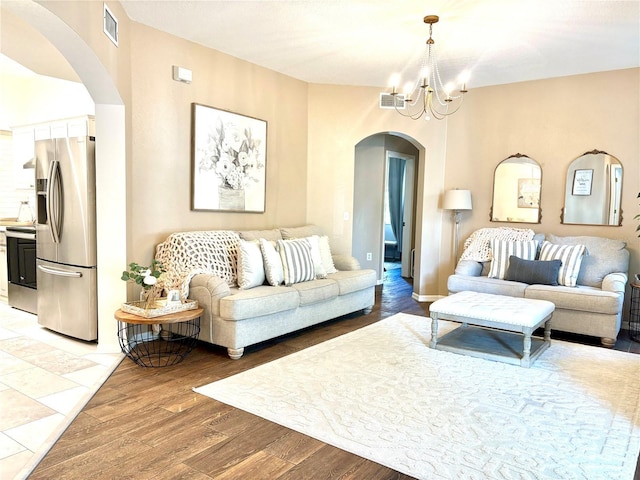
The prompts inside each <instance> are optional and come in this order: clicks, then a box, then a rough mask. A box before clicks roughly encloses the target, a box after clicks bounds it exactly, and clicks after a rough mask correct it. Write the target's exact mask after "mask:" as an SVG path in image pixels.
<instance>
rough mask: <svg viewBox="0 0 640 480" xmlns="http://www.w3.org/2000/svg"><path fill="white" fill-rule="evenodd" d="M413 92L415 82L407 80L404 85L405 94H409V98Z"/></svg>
mask: <svg viewBox="0 0 640 480" xmlns="http://www.w3.org/2000/svg"><path fill="white" fill-rule="evenodd" d="M412 93H413V83H411V82H407V83H406V84H405V85H404V94H405V95H406V96H407V99H409V98H410V97H411V94H412Z"/></svg>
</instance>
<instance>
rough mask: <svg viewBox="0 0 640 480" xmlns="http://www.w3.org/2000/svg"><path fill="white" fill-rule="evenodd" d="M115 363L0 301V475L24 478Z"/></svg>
mask: <svg viewBox="0 0 640 480" xmlns="http://www.w3.org/2000/svg"><path fill="white" fill-rule="evenodd" d="M121 359H122V355H119V354H113V353H99V352H98V345H97V344H95V343H90V342H83V341H78V340H73V339H70V338H68V337H65V336H64V335H59V334H56V333H54V332H51V331H49V330H47V329H45V328H42V327H41V326H40V325H38V323H37V319H36V316H35V315H32V314H30V313H26V312H23V311H21V310H16V309H14V308H11V307H10V306H8V305H7V303H6V301H4V300H2V299H0V477H1V478H2V479H3V480H10V479H16V480H17V479H24V478H26V477H27V476H28V475H29V473H30V472H31V470H32V469H33V467H35V465H37V463H38V462H39V461H40V459H41V458H42V457H43V456H44V454H45V453H46V452H47V451H48V449H49V448H50V447H51V445H53V443H54V442H55V441H56V440H57V438H58V437H59V436H60V434H61V433H62V432H63V431H64V429H65V428H66V427H67V426H68V424H69V423H70V422H71V420H73V418H74V417H75V416H76V415H77V413H78V412H79V411H80V410H81V409H82V407H83V406H84V405H85V404H86V403H87V402H88V401H89V399H90V398H91V396H92V395H93V394H94V393H95V391H96V390H97V389H98V388H99V387H100V386H101V385H102V383H104V381H105V379H106V378H107V377H108V376H109V375H110V374H111V372H112V371H113V369H115V367H116V366H117V365H118V364H119V363H120V360H121Z"/></svg>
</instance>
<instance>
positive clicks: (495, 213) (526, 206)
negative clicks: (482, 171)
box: [490, 153, 542, 223]
mask: <svg viewBox="0 0 640 480" xmlns="http://www.w3.org/2000/svg"><path fill="white" fill-rule="evenodd" d="M541 183H542V169H541V168H540V165H539V164H538V162H536V161H535V160H533V159H532V158H529V157H528V156H526V155H522V154H521V153H516V154H515V155H511V156H510V157H507V158H505V159H504V160H503V161H502V162H500V163H499V164H498V166H497V167H496V170H495V172H494V174H493V205H492V206H491V215H490V218H491V221H492V222H515V223H540V221H541V219H542V215H541V210H540V185H541Z"/></svg>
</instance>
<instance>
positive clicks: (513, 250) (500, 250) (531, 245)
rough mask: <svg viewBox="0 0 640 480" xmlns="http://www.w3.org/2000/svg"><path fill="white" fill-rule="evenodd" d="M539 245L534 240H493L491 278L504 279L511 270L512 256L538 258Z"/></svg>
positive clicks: (526, 258) (529, 258)
mask: <svg viewBox="0 0 640 480" xmlns="http://www.w3.org/2000/svg"><path fill="white" fill-rule="evenodd" d="M537 250H538V244H537V243H536V242H535V241H534V240H529V241H517V240H498V239H492V240H491V255H492V259H491V269H490V270H489V275H488V277H489V278H501V279H503V278H504V276H505V275H506V273H507V268H509V258H510V257H511V256H515V257H519V258H524V259H525V260H533V259H535V258H536V253H537Z"/></svg>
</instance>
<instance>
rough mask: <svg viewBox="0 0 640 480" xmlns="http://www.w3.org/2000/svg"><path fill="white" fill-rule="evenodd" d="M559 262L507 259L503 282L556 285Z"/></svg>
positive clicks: (513, 257) (560, 264)
mask: <svg viewBox="0 0 640 480" xmlns="http://www.w3.org/2000/svg"><path fill="white" fill-rule="evenodd" d="M561 266H562V262H561V261H560V260H523V259H522V258H518V257H516V256H515V255H512V256H511V257H509V268H508V269H507V274H506V275H505V280H511V281H514V282H522V283H528V284H529V285H532V284H537V285H558V271H559V270H560V267H561Z"/></svg>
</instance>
